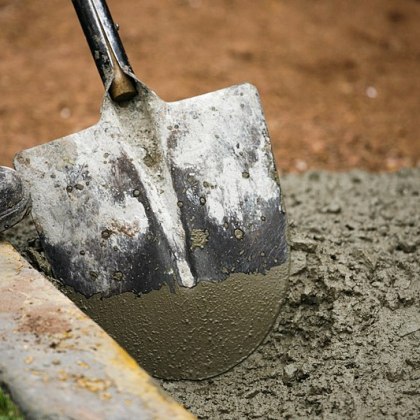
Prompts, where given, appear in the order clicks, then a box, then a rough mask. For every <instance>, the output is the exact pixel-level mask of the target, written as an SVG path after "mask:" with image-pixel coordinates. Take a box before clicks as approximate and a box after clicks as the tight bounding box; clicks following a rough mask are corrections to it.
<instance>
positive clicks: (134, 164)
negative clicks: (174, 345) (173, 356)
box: [15, 82, 288, 378]
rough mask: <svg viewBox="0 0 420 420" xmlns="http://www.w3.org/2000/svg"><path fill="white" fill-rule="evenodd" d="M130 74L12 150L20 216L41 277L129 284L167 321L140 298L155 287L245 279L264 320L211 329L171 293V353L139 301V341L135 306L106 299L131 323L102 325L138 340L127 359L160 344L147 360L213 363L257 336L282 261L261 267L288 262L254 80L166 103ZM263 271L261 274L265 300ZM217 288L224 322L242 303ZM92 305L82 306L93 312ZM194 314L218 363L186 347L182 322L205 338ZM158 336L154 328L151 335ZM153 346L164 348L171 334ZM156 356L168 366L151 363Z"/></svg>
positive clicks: (271, 313)
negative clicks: (131, 311)
mask: <svg viewBox="0 0 420 420" xmlns="http://www.w3.org/2000/svg"><path fill="white" fill-rule="evenodd" d="M136 87H137V91H138V92H139V94H138V96H137V97H136V98H134V99H132V100H131V101H129V102H127V103H125V104H123V105H121V104H117V103H116V102H113V101H112V100H111V99H110V98H109V96H106V97H105V100H104V104H103V108H102V115H101V119H100V121H99V123H97V124H96V125H94V126H93V127H91V128H88V129H86V130H84V131H82V132H79V133H76V134H73V135H70V136H67V137H64V138H62V139H59V140H56V141H53V142H50V143H47V144H44V145H41V146H37V147H35V148H32V149H29V150H26V151H23V152H22V153H20V154H19V155H18V156H17V157H16V159H15V167H16V169H17V171H18V172H19V173H20V175H21V177H22V179H23V182H24V183H25V184H26V187H27V188H28V189H29V190H30V191H31V196H32V214H33V218H34V221H35V224H36V226H37V229H38V232H39V234H40V237H41V240H42V242H43V246H44V250H45V253H46V256H47V259H48V260H49V262H50V263H51V266H52V269H53V273H54V276H55V277H56V278H58V279H60V280H61V281H62V282H63V283H64V284H66V285H68V286H71V287H72V288H74V290H75V292H77V293H79V294H80V295H83V296H84V297H86V298H89V297H90V296H92V295H94V294H98V293H99V294H100V295H101V296H102V297H110V296H114V297H115V296H117V295H121V294H124V293H125V292H129V293H130V294H131V295H133V294H135V295H139V296H140V298H138V299H136V301H138V302H137V303H136V305H138V306H143V307H149V311H151V312H152V315H153V311H156V313H157V314H159V315H157V316H158V317H159V319H156V322H155V324H156V325H157V324H160V325H163V327H162V328H166V327H165V322H164V317H165V313H166V312H165V310H164V306H162V307H160V308H155V309H153V308H152V307H150V306H148V305H147V303H146V299H148V296H155V295H156V291H160V290H163V289H162V287H164V289H165V290H167V292H168V293H169V294H174V293H175V292H178V293H182V292H179V291H180V290H184V289H185V288H195V287H197V286H196V285H197V284H201V283H211V284H212V286H209V287H212V288H213V289H215V290H216V286H217V285H218V284H219V283H220V282H225V281H226V282H228V281H229V279H230V278H232V276H233V277H235V276H236V277H235V278H236V279H238V278H242V279H243V278H244V276H245V277H251V278H253V279H254V278H255V282H258V283H259V284H260V285H261V295H260V296H258V293H259V292H258V287H253V288H249V287H248V291H249V292H250V296H249V297H248V298H246V299H248V300H249V302H248V304H247V303H245V305H248V307H255V306H256V305H262V306H263V307H264V311H263V312H264V313H265V315H264V316H262V315H261V316H262V317H263V322H261V320H257V319H248V320H246V324H247V325H248V327H249V328H248V327H246V328H245V327H241V328H245V330H243V331H241V333H240V334H239V335H238V334H236V335H235V336H234V337H236V338H234V340H233V341H234V342H230V337H231V335H230V333H229V328H221V329H220V335H218V333H217V330H218V326H217V324H213V321H214V320H212V319H211V316H209V317H208V318H207V320H204V319H205V318H206V317H205V316H200V317H197V318H194V317H191V316H190V315H189V314H188V313H185V312H184V311H183V305H182V304H181V305H178V307H177V312H175V313H174V312H173V311H172V312H171V311H168V313H167V316H168V317H169V316H170V317H171V318H172V321H174V320H173V317H177V320H178V324H176V323H175V324H173V322H172V321H171V323H169V324H170V325H171V327H173V328H177V330H176V331H175V335H178V336H180V337H182V339H183V340H184V344H185V345H184V347H185V348H186V350H185V351H184V352H181V353H182V355H181V356H179V357H177V361H176V362H173V361H169V359H170V357H169V355H168V357H165V356H162V352H161V351H159V349H158V348H153V349H151V348H147V346H146V345H145V343H146V342H147V341H148V337H147V335H149V336H152V335H153V334H154V333H153V331H152V330H153V328H154V325H153V324H154V321H153V316H152V317H151V318H150V316H151V315H150V313H149V318H150V319H151V321H150V325H149V327H150V331H149V332H148V331H147V328H146V331H145V330H144V325H142V326H141V331H142V335H144V334H145V335H146V336H145V337H144V336H143V337H142V339H141V340H140V341H139V334H137V333H136V331H137V330H139V328H136V325H133V322H141V319H137V320H136V321H134V320H132V319H130V317H125V316H124V311H125V308H124V305H123V304H122V305H120V307H119V309H117V308H115V307H114V311H116V312H118V310H119V311H120V314H119V315H118V317H119V318H120V319H124V322H125V323H126V326H125V328H124V330H126V329H127V328H128V329H130V328H131V330H132V331H134V333H133V334H132V335H131V336H132V337H133V338H132V339H131V338H130V334H128V337H127V334H125V333H124V334H119V332H118V331H113V332H112V333H113V334H114V336H116V337H117V338H118V336H119V335H121V336H122V340H123V341H128V342H129V343H131V344H130V345H131V347H133V346H134V347H136V348H137V347H138V349H139V350H138V353H139V355H138V359H139V360H140V362H142V357H141V352H144V351H145V352H149V353H150V354H155V355H156V354H158V353H159V354H160V357H161V359H160V362H159V363H154V364H153V367H152V368H151V370H152V373H154V374H156V375H157V376H166V377H172V378H182V377H189V378H201V377H206V376H212V375H214V374H217V373H220V372H222V371H224V370H226V369H227V368H229V367H230V366H232V365H233V364H235V363H237V362H238V361H239V360H241V359H242V358H243V357H245V356H246V355H247V354H249V352H250V351H252V350H253V349H254V348H255V347H256V346H257V345H258V344H259V343H260V342H261V340H262V339H263V337H264V336H265V334H266V333H267V332H268V330H269V328H270V326H271V324H272V323H273V320H274V318H275V315H276V314H277V312H278V307H279V301H280V299H281V294H282V290H283V286H282V284H283V283H284V279H283V277H284V276H283V274H282V275H281V276H280V277H281V278H280V277H278V278H276V279H274V280H273V275H272V273H273V269H274V271H275V270H277V269H278V268H279V267H280V269H281V270H280V271H281V272H282V273H283V272H284V267H285V266H286V265H287V264H286V262H287V258H288V252H287V243H286V234H285V228H286V219H285V213H284V211H283V208H282V204H281V191H280V186H279V183H278V178H277V173H276V169H275V165H274V161H273V156H272V153H271V145H270V141H269V137H268V133H267V128H266V124H265V120H264V116H263V112H262V109H261V105H260V101H259V97H258V93H257V90H256V89H255V88H254V87H253V86H252V85H249V84H243V85H238V86H233V87H231V88H227V89H223V90H220V91H217V92H213V93H209V94H205V95H202V96H198V97H194V98H191V99H186V100H182V101H178V102H173V103H166V102H164V101H162V100H161V99H159V98H158V97H157V96H156V95H155V94H154V93H153V92H151V91H149V90H148V89H147V88H146V87H145V86H144V85H142V84H141V83H140V82H137V86H136ZM269 273H271V276H270V275H268V274H269ZM238 276H239V277H238ZM241 276H242V277H241ZM265 278H267V279H269V278H270V279H271V280H270V281H268V284H269V285H268V286H267V287H268V289H267V290H270V293H271V294H272V298H270V299H268V300H267V290H266V291H264V286H263V284H264V279H265ZM236 281H237V282H238V281H240V280H236ZM243 284H245V283H243ZM235 287H236V286H235ZM167 292H165V293H166V294H167ZM215 293H216V295H217V292H215ZM220 293H221V294H219V295H218V296H217V298H215V299H216V300H218V301H219V302H222V303H221V304H222V305H223V295H224V296H225V304H226V307H224V309H223V310H222V309H221V308H220V303H219V304H218V305H219V310H220V311H222V312H223V314H224V315H223V317H225V318H226V319H230V322H231V321H232V320H233V319H235V318H236V317H241V316H242V315H241V309H240V307H242V306H243V304H242V302H236V303H235V302H234V299H233V300H232V299H229V290H226V289H222V288H221V291H220ZM175 294H176V293H175ZM198 295H200V294H199V293H198V294H197V296H198ZM121 296H124V295H121ZM188 296H190V297H191V298H192V299H199V300H200V302H196V305H197V307H198V308H200V307H201V308H202V310H201V313H202V314H204V315H205V314H206V311H210V312H209V313H212V312H213V311H212V308H211V306H212V298H211V297H210V296H211V293H210V294H209V299H208V300H207V299H206V296H205V294H201V295H200V296H201V297H197V298H194V293H193V292H191V293H189V294H185V295H184V299H187V300H188V299H190V298H189V297H188ZM221 296H222V299H221ZM232 296H233V295H232ZM150 299H152V297H151V298H150ZM153 299H154V298H153ZM236 299H239V300H240V295H238V296H236ZM246 299H245V300H246ZM87 301H89V299H87ZM90 301H91V302H93V301H94V299H93V300H90ZM98 301H99V302H101V301H100V300H98ZM105 301H106V299H105V300H104V302H105ZM164 304H165V303H164V302H162V305H164ZM267 305H268V306H267ZM186 306H188V305H186ZM238 310H239V312H237V311H238ZM226 311H228V312H229V314H227V313H226ZM99 312H100V311H98V313H95V310H91V311H90V314H91V316H92V317H93V318H94V319H97V320H98V322H99V323H101V314H100V313H99ZM198 312H200V310H199V311H198ZM242 313H243V309H242ZM114 315H115V314H114ZM248 315H249V313H248ZM267 315H268V316H267ZM106 317H107V321H104V320H102V323H105V324H107V323H108V324H109V313H108V314H107V315H106ZM162 317H163V318H162ZM102 318H103V316H102ZM216 318H217V317H216ZM251 318H252V314H251ZM185 320H188V321H189V322H190V324H188V327H187V328H185V326H184V327H182V325H184V324H183V322H184V321H185ZM195 322H197V323H198V324H199V325H196V324H195ZM220 322H223V319H221V320H220ZM191 323H192V325H191ZM203 323H204V328H203ZM206 323H207V324H208V325H207V326H208V327H209V328H210V327H211V328H210V329H211V330H212V331H213V333H212V338H213V340H214V343H213V346H214V347H218V346H220V345H221V343H224V347H223V346H222V347H223V348H224V350H223V351H224V352H227V353H229V357H228V358H227V360H226V361H225V362H221V361H220V360H219V361H218V362H217V363H216V362H215V363H212V362H211V360H210V361H209V358H208V357H207V358H204V359H203V360H202V361H201V362H200V361H197V363H195V362H194V361H193V360H191V359H190V354H191V351H189V350H191V349H189V348H188V340H189V339H190V338H191V337H189V335H190V334H194V333H195V332H197V334H202V335H203V339H204V338H205V337H204V336H206V335H208V331H207V330H206V328H207V327H206V325H205V324H206ZM169 324H168V325H169ZM181 324H182V325H181ZM261 324H263V325H261ZM119 325H120V327H121V324H119ZM257 327H258V331H259V332H258V333H257V332H255V331H256V329H255V328H257ZM115 328H117V329H118V328H119V327H117V326H116V327H115ZM206 331H207V332H206ZM261 331H262V333H261ZM157 336H159V333H158V332H157ZM240 336H242V343H243V337H245V336H247V337H248V336H249V337H248V338H247V340H248V344H247V345H245V347H243V348H241V350H240V351H239V352H238V347H241V346H242V343H241V342H240V341H241V340H240ZM160 338H162V337H160ZM200 340H201V339H200ZM136 343H137V344H136ZM130 345H129V347H130ZM161 345H162V341H161V340H160V339H158V340H157V341H156V342H154V344H152V345H151V346H152V347H153V346H161ZM165 345H167V346H168V347H167V348H171V342H170V340H169V342H167V343H166V344H165ZM142 346H143V347H142ZM232 349H233V351H232ZM163 353H164V352H163ZM206 353H207V355H208V354H211V349H209V350H208V351H207V352H206ZM232 354H233V356H232ZM166 359H167V360H166ZM216 359H217V358H216ZM165 363H167V364H169V363H172V365H173V368H171V369H167V368H164V367H163V366H164V365H165ZM189 364H192V365H194V367H193V368H192V369H191V368H190V367H188V365H189ZM143 366H144V367H145V368H146V369H147V368H148V366H147V365H144V363H143Z"/></svg>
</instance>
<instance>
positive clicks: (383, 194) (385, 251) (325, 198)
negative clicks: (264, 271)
mask: <svg viewBox="0 0 420 420" xmlns="http://www.w3.org/2000/svg"><path fill="white" fill-rule="evenodd" d="M281 181H282V187H283V189H284V191H285V195H286V204H287V205H288V206H287V210H288V215H289V219H290V222H291V232H290V236H291V245H292V269H291V270H292V275H291V278H290V289H289V291H288V293H287V297H286V303H285V304H284V305H283V307H282V309H281V311H280V316H279V318H278V321H277V325H276V326H275V328H274V330H273V331H272V333H271V334H270V335H269V337H268V338H267V339H266V341H265V342H264V344H263V345H262V346H260V348H259V349H258V350H257V351H256V352H255V353H253V354H252V355H251V356H250V357H249V358H248V359H246V360H245V361H244V362H243V363H241V364H240V365H238V366H236V367H235V368H234V369H232V370H231V371H229V372H228V373H226V374H224V375H222V376H219V377H217V378H214V379H213V380H207V381H202V382H185V381H184V382H165V381H162V382H161V384H162V386H163V387H164V389H165V390H166V391H168V392H169V393H170V394H171V395H172V396H173V397H175V398H176V399H177V400H178V401H179V402H181V403H182V404H184V406H185V407H187V408H189V409H190V410H191V411H192V412H193V413H194V414H196V415H197V416H198V417H199V418H202V419H207V418H208V419H210V418H211V419H215V418H217V419H239V418H247V419H248V418H262V419H280V418H314V417H323V418H337V419H347V418H354V419H360V418H413V419H414V418H418V415H419V412H420V395H419V394H420V391H419V390H420V353H419V344H420V311H419V306H420V299H419V294H420V268H419V267H420V266H419V256H420V255H419V254H420V223H419V222H420V212H419V210H420V196H419V194H420V170H418V169H417V170H407V171H404V172H400V173H397V174H379V175H378V174H366V173H364V172H356V171H355V172H351V173H344V174H328V173H316V172H314V173H307V174H305V175H303V176H295V175H290V176H284V177H282V179H281ZM192 363H193V361H192Z"/></svg>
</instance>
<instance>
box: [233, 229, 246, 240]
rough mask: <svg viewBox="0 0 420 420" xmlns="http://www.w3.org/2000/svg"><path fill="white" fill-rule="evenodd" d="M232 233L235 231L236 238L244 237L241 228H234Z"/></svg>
mask: <svg viewBox="0 0 420 420" xmlns="http://www.w3.org/2000/svg"><path fill="white" fill-rule="evenodd" d="M234 233H235V238H236V239H239V240H241V239H243V238H244V235H245V233H244V231H243V230H241V229H235V232H234Z"/></svg>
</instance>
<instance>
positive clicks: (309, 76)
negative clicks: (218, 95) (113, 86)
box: [0, 0, 420, 171]
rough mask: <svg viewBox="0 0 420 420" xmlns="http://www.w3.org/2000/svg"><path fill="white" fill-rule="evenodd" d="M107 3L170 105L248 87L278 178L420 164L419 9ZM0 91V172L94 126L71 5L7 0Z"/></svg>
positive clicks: (359, 1)
mask: <svg viewBox="0 0 420 420" xmlns="http://www.w3.org/2000/svg"><path fill="white" fill-rule="evenodd" d="M108 3H109V6H110V8H111V11H112V13H113V15H114V19H115V20H116V21H117V22H118V23H119V25H120V28H121V29H120V34H121V36H122V39H123V42H124V44H125V47H126V50H127V53H128V55H129V57H130V60H131V64H132V65H133V68H134V69H135V71H136V73H137V75H138V77H140V78H141V79H142V80H143V81H144V82H145V83H146V84H148V85H149V86H150V87H151V88H152V89H153V90H155V91H156V92H157V93H158V94H159V95H160V96H161V97H162V98H163V99H165V100H176V99H181V98H185V97H189V96H194V95H198V94H201V93H204V92H208V91H211V90H215V89H220V88H223V87H226V86H228V85H232V84H236V83H240V82H243V81H250V82H252V83H254V84H255V85H256V86H257V87H258V88H259V90H260V92H261V96H262V100H263V105H264V107H265V111H266V115H267V119H268V124H269V129H270V132H271V136H272V140H273V145H274V149H275V155H276V159H277V162H278V166H279V168H280V169H281V170H282V171H304V170H307V169H313V168H326V169H332V170H347V169H349V168H353V167H359V168H364V169H368V170H373V171H377V170H396V169H398V168H400V167H405V166H416V165H418V164H419V163H420V139H419V137H420V124H419V123H418V115H419V113H420V77H419V76H420V43H419V39H420V25H419V19H420V2H419V1H415V0H370V1H363V0H353V1H349V0H316V1H314V0H293V1H292V0H259V1H252V0H119V1H117V0H108ZM0 92H1V101H0V133H1V137H0V164H3V165H10V164H11V161H12V157H13V155H14V154H15V153H16V152H18V151H20V150H21V149H23V148H27V147H30V146H33V145H36V144H39V143H43V142H46V141H48V140H51V139H54V138H57V137H60V136H63V135H66V134H70V133H72V132H74V131H78V130H81V129H82V128H85V127H87V126H89V125H91V124H94V123H95V122H96V121H97V119H98V113H99V107H100V104H101V98H102V95H103V89H102V85H101V82H100V79H99V76H98V75H97V73H96V68H95V66H94V64H93V61H92V58H91V57H90V52H89V50H88V48H87V45H86V42H85V40H84V38H83V35H82V31H81V29H80V27H79V24H78V21H77V18H76V15H75V13H74V11H73V6H72V4H71V1H70V0H68V1H63V0H44V1H42V2H41V1H35V0H0Z"/></svg>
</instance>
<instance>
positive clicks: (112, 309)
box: [64, 262, 290, 379]
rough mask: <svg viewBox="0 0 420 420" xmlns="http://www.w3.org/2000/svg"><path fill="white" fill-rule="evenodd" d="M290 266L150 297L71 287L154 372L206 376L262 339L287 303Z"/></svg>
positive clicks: (85, 307) (165, 375)
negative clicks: (90, 294)
mask: <svg viewBox="0 0 420 420" xmlns="http://www.w3.org/2000/svg"><path fill="white" fill-rule="evenodd" d="M289 269H290V265H289V264H288V262H286V263H284V264H282V265H281V266H278V267H274V268H272V269H271V270H269V271H268V272H267V273H266V274H265V275H262V274H254V275H246V274H242V273H235V274H232V275H231V276H229V277H228V278H227V279H226V280H224V281H222V282H208V281H206V282H200V283H199V284H198V285H197V286H195V287H193V288H192V289H188V288H185V287H180V286H178V287H175V290H174V291H170V290H169V287H168V286H163V287H162V288H161V289H160V290H154V291H152V292H149V293H147V294H144V295H142V296H137V295H135V294H133V293H122V294H120V295H115V296H111V297H109V298H105V299H101V297H100V296H99V295H95V296H93V297H91V298H89V299H87V298H86V297H85V296H83V295H81V294H80V293H76V292H74V290H70V289H66V290H64V292H65V293H66V294H67V296H68V297H69V298H70V299H72V300H73V301H74V302H75V303H76V304H77V305H78V306H79V307H80V308H81V309H82V310H83V311H84V312H85V313H87V314H88V315H89V316H90V317H91V318H92V319H93V320H94V321H96V322H97V323H98V324H99V325H100V326H101V327H102V328H104V330H106V331H107V332H108V333H109V334H110V335H111V337H113V338H114V339H115V340H116V341H118V343H119V344H120V345H121V346H122V347H124V348H125V349H126V350H127V351H128V352H129V353H130V354H131V356H133V357H134V358H135V359H136V360H137V361H138V362H139V363H140V365H141V366H142V367H143V368H144V369H146V370H147V371H148V372H149V373H150V374H152V375H153V376H156V377H160V378H165V379H203V378H210V377H212V376H215V375H218V374H221V373H223V372H226V371H227V370H228V369H230V368H231V367H232V366H235V365H236V364H237V363H239V362H240V361H242V360H243V359H245V358H246V357H247V356H248V355H249V354H250V353H251V352H252V351H254V350H255V349H256V348H257V347H258V345H259V344H261V342H262V341H263V339H264V338H265V336H266V335H267V334H268V332H269V331H270V329H271V327H272V326H273V324H274V322H275V320H276V318H277V315H278V313H279V309H280V307H281V303H282V302H283V301H284V296H285V292H286V289H287V279H288V274H289ZM174 292H175V293H174ZM192 360H193V361H194V363H191V361H192Z"/></svg>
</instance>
